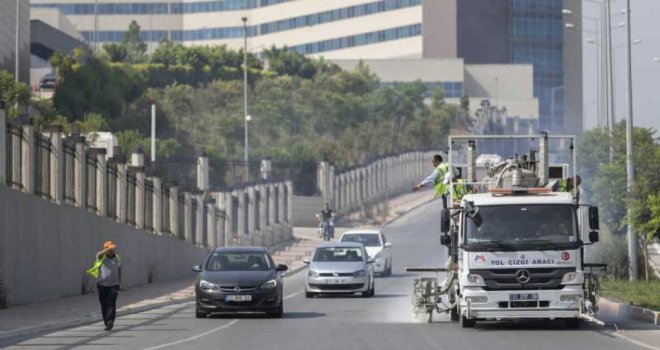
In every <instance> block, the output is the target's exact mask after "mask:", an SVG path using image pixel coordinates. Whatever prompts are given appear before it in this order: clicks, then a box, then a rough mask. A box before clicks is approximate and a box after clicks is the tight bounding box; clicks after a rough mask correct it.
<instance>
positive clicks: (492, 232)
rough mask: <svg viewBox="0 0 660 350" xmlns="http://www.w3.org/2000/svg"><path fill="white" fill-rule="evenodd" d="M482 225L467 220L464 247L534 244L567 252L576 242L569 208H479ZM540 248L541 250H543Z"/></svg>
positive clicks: (572, 212) (523, 206)
mask: <svg viewBox="0 0 660 350" xmlns="http://www.w3.org/2000/svg"><path fill="white" fill-rule="evenodd" d="M478 208H479V215H480V216H481V219H482V220H481V224H480V225H479V226H477V225H476V224H475V221H474V220H472V219H470V218H466V220H467V227H466V243H467V245H479V246H481V245H487V246H497V247H504V248H506V247H507V246H509V247H512V246H517V245H528V244H534V245H537V246H542V247H548V246H550V247H552V246H554V247H557V248H560V249H562V248H563V249H566V248H567V247H566V245H567V244H568V245H574V244H576V243H577V232H576V227H577V224H576V218H575V212H574V210H573V206H572V205H567V204H555V205H499V206H480V207H478ZM542 247H541V248H542Z"/></svg>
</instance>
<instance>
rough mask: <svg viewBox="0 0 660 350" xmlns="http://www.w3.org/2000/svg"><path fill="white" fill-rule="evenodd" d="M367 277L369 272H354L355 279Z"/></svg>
mask: <svg viewBox="0 0 660 350" xmlns="http://www.w3.org/2000/svg"><path fill="white" fill-rule="evenodd" d="M366 275H367V270H360V271H355V272H353V277H364V276H366Z"/></svg>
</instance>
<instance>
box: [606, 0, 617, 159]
mask: <svg viewBox="0 0 660 350" xmlns="http://www.w3.org/2000/svg"><path fill="white" fill-rule="evenodd" d="M604 1H605V2H606V3H605V28H604V29H605V53H606V56H605V64H606V66H605V67H606V68H605V69H606V71H605V74H606V79H605V80H606V84H607V86H606V97H605V101H607V106H606V108H607V118H608V120H607V126H608V131H609V134H610V142H609V146H610V149H609V151H610V153H609V156H610V164H611V163H612V162H613V161H614V140H613V138H614V124H615V117H614V113H615V109H614V73H613V70H612V11H611V0H604Z"/></svg>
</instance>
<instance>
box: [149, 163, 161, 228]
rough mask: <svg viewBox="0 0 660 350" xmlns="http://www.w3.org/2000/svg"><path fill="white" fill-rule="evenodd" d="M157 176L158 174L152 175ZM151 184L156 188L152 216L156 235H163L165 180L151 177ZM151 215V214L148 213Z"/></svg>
mask: <svg viewBox="0 0 660 350" xmlns="http://www.w3.org/2000/svg"><path fill="white" fill-rule="evenodd" d="M151 175H156V174H151ZM150 179H151V183H153V186H154V193H153V206H152V208H153V212H152V213H151V215H152V220H151V222H152V225H153V228H154V233H156V234H159V235H162V234H163V180H161V178H160V177H158V176H151V177H150ZM147 215H149V213H147Z"/></svg>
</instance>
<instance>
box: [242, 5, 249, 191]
mask: <svg viewBox="0 0 660 350" xmlns="http://www.w3.org/2000/svg"><path fill="white" fill-rule="evenodd" d="M241 20H242V21H243V39H244V41H243V112H244V115H243V117H244V122H245V182H248V181H249V180H250V163H249V161H250V156H249V148H248V147H249V144H248V121H249V120H248V119H249V116H248V95H247V94H248V74H247V70H248V65H247V17H243V18H241Z"/></svg>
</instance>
